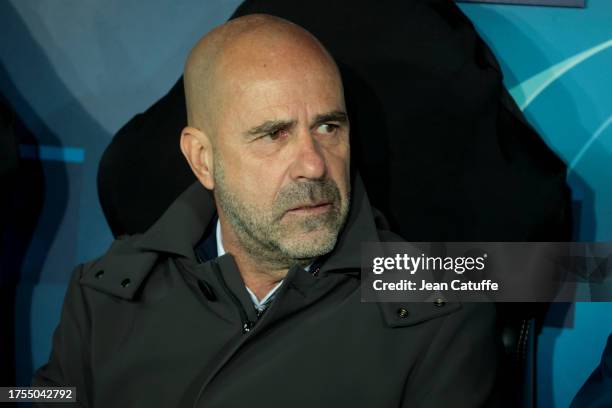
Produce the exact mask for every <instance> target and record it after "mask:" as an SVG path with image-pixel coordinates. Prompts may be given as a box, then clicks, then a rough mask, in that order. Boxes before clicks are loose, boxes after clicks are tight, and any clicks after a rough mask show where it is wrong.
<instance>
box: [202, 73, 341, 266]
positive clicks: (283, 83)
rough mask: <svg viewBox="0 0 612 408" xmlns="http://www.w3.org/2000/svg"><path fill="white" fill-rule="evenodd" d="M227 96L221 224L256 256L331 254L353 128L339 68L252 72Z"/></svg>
mask: <svg viewBox="0 0 612 408" xmlns="http://www.w3.org/2000/svg"><path fill="white" fill-rule="evenodd" d="M319 65H320V64H319ZM279 71H280V72H279ZM223 91H224V95H225V97H224V98H222V100H221V101H220V103H219V106H218V108H217V109H218V112H217V118H218V119H219V120H218V121H217V132H216V134H215V137H214V148H213V157H214V161H213V163H214V166H213V175H214V194H215V198H216V201H217V205H218V208H219V217H220V219H221V222H222V224H223V223H225V224H226V225H227V226H228V227H229V228H231V231H232V232H233V234H234V236H235V237H236V238H237V240H238V241H239V242H240V244H241V246H242V247H243V249H244V250H245V251H247V252H248V253H249V254H250V255H251V256H254V257H256V258H260V259H264V260H267V261H273V262H276V263H282V264H292V263H296V262H297V263H301V264H307V263H309V262H310V261H311V260H312V259H313V258H316V257H317V256H320V255H323V254H326V253H328V252H329V251H331V250H332V249H333V247H334V245H335V243H336V239H337V236H338V233H339V231H340V229H341V228H342V226H343V224H344V222H345V220H346V217H347V214H348V210H349V153H350V152H349V123H348V119H347V116H346V109H345V105H344V98H343V91H342V85H341V82H340V79H339V78H338V76H337V74H336V71H335V70H333V69H330V68H329V67H327V68H324V67H321V66H317V64H314V66H308V65H307V64H304V65H302V66H301V67H300V66H299V64H298V65H297V66H296V67H295V68H294V69H289V70H274V69H265V68H263V67H258V69H254V70H251V71H247V72H246V73H245V72H242V76H241V80H236V81H228V83H227V86H226V88H225V89H223Z"/></svg>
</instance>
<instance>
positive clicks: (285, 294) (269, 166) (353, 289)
mask: <svg viewBox="0 0 612 408" xmlns="http://www.w3.org/2000/svg"><path fill="white" fill-rule="evenodd" d="M185 93H186V100H187V106H188V122H189V123H188V126H187V127H186V128H185V129H184V130H183V132H182V135H181V150H182V152H183V153H184V155H185V157H186V159H187V161H188V162H189V165H190V166H191V168H192V170H193V172H194V173H195V175H196V177H197V179H198V182H196V183H195V184H194V185H192V186H191V187H190V188H189V189H188V190H187V191H185V193H183V194H182V195H181V196H180V197H179V198H178V199H177V200H176V201H175V202H174V203H173V205H172V206H171V207H170V208H169V209H168V210H167V211H166V213H165V214H164V215H163V216H162V217H161V218H160V219H159V220H158V222H157V223H156V224H155V225H154V226H153V227H151V228H150V229H149V230H148V231H147V232H146V233H145V234H142V235H137V236H131V237H127V238H124V239H120V240H118V241H116V242H115V243H114V244H113V246H112V247H111V249H110V250H109V251H108V253H107V254H106V255H104V256H103V257H102V258H100V259H98V260H96V261H94V262H91V263H88V264H85V265H83V266H81V267H79V268H78V269H77V271H76V273H75V275H74V277H73V280H72V282H71V283H70V287H69V289H68V294H67V295H66V300H65V303H64V309H63V312H62V319H61V322H60V325H59V327H58V329H57V330H56V332H55V335H54V344H53V351H52V353H51V358H50V361H49V363H48V364H47V365H45V366H43V367H42V368H41V369H40V370H39V371H38V372H37V373H36V375H35V379H34V384H35V385H72V386H76V387H77V397H78V399H79V401H80V403H81V404H82V405H84V406H102V407H111V406H121V407H127V406H135V407H136V406H138V407H140V406H159V407H170V406H189V407H194V406H195V407H243V406H252V407H281V406H282V407H284V406H291V407H398V406H401V407H408V406H410V407H412V406H419V407H439V406H454V407H458V406H465V407H475V406H484V405H487V404H489V403H491V401H492V396H493V385H494V381H495V378H496V370H497V365H498V360H497V343H496V341H495V333H494V318H495V316H494V308H493V306H491V305H478V306H476V305H470V304H451V303H448V304H442V303H437V304H429V303H419V304H383V303H381V304H376V303H362V302H361V301H360V290H359V283H360V282H359V275H360V273H359V271H360V270H359V268H360V250H361V243H362V242H371V241H380V240H399V238H398V237H396V236H394V235H392V234H391V233H389V232H386V231H384V225H385V224H384V220H383V219H382V218H381V217H380V216H377V215H376V212H375V210H374V209H372V208H371V207H370V205H369V202H368V199H367V196H366V194H365V191H364V190H363V186H362V184H361V182H360V181H359V178H358V177H356V176H355V177H351V174H350V173H351V172H350V170H349V169H350V148H349V121H348V117H347V112H346V107H345V104H344V96H343V88H342V82H341V79H340V75H339V73H338V69H337V67H336V65H335V63H334V61H333V59H332V58H331V57H330V55H329V54H328V53H327V51H325V49H324V48H323V46H322V45H321V44H320V43H319V42H318V41H317V40H316V39H315V38H314V37H312V36H311V35H310V34H309V33H308V32H306V31H305V30H303V29H302V28H300V27H298V26H296V25H293V24H291V23H289V22H287V21H284V20H281V19H278V18H274V17H271V16H266V15H251V16H245V17H242V18H239V19H235V20H232V21H231V22H229V23H227V24H225V25H223V26H221V27H219V28H217V29H215V30H213V31H212V32H211V33H209V34H208V35H207V36H205V37H204V38H203V39H202V40H201V41H200V42H199V43H198V44H197V45H196V46H195V48H194V49H193V50H192V52H191V54H190V56H189V59H188V61H187V64H186V68H185ZM351 180H353V181H352V182H351ZM208 191H212V195H213V196H214V201H213V200H212V197H211V195H210V194H209V192H208ZM349 197H350V198H349Z"/></svg>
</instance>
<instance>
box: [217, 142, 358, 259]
mask: <svg viewBox="0 0 612 408" xmlns="http://www.w3.org/2000/svg"><path fill="white" fill-rule="evenodd" d="M214 179H215V197H216V199H217V203H218V205H219V207H220V208H221V210H222V211H223V213H224V215H225V216H226V218H227V220H228V222H229V224H230V225H231V228H232V229H233V232H234V234H235V235H236V237H237V239H238V241H239V243H240V245H241V246H242V249H243V250H244V251H245V252H246V253H248V254H249V256H251V257H253V258H254V259H256V260H258V261H259V262H261V263H263V264H265V265H267V266H269V267H284V268H290V267H291V266H293V265H295V264H298V265H300V266H302V267H304V266H306V265H309V264H311V263H312V262H313V261H314V259H316V258H317V257H319V256H322V255H325V254H327V253H329V252H331V251H332V250H333V249H334V247H335V245H336V241H337V239H338V235H339V233H340V230H341V229H342V227H343V226H344V223H345V222H346V219H347V216H348V211H349V206H350V194H347V197H346V199H345V200H342V199H341V196H340V191H339V189H338V186H337V185H336V183H335V182H334V181H333V180H331V179H323V180H314V181H305V182H297V183H293V184H290V185H288V186H285V187H283V189H282V190H281V191H280V192H279V194H278V196H277V200H276V201H275V202H274V205H273V208H272V209H271V210H266V209H258V208H255V207H253V206H249V205H248V204H246V203H245V202H243V200H240V198H239V197H238V196H237V195H236V194H235V193H234V192H232V191H231V189H229V188H228V186H227V184H226V183H225V176H224V170H223V163H222V161H221V160H220V159H219V157H217V155H216V154H215V155H214ZM320 200H325V201H329V202H331V204H332V209H331V210H330V211H328V212H326V213H323V214H320V215H315V216H311V217H308V218H305V219H303V220H301V221H296V222H293V223H292V225H291V226H287V225H284V224H282V220H283V218H284V217H286V216H289V215H287V214H286V210H287V209H289V208H292V206H295V205H299V204H305V203H312V202H317V201H320ZM292 226H293V228H292ZM318 228H324V230H325V231H324V234H323V237H322V238H321V239H320V240H317V241H316V242H314V241H313V240H304V239H300V238H299V237H291V234H292V232H293V233H294V234H296V233H299V232H311V231H314V230H316V229H318ZM287 235H289V236H287Z"/></svg>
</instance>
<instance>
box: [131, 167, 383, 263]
mask: <svg viewBox="0 0 612 408" xmlns="http://www.w3.org/2000/svg"><path fill="white" fill-rule="evenodd" d="M351 184H352V193H351V209H350V211H349V216H348V219H347V222H346V224H345V226H344V228H343V229H342V231H341V232H340V236H339V237H338V242H337V244H336V247H335V248H334V250H333V251H332V252H331V253H330V254H329V255H328V256H326V259H327V260H326V262H325V264H324V266H323V267H322V270H327V271H331V270H336V269H347V268H350V269H354V268H359V267H360V262H361V255H360V254H361V244H362V243H363V242H373V241H378V240H379V239H378V234H377V231H376V224H375V222H374V215H373V211H372V207H371V206H370V203H369V200H368V197H367V194H366V192H365V188H364V185H363V182H362V181H361V178H360V177H359V175H355V176H354V177H353V180H352V183H351ZM215 214H216V208H215V203H214V199H213V196H212V194H211V192H210V191H208V190H207V189H206V188H204V186H202V184H200V182H199V181H196V182H194V183H193V184H192V185H191V186H190V187H189V188H188V189H187V190H185V191H184V192H183V193H182V194H181V195H180V196H179V197H178V198H177V199H176V200H175V201H174V203H173V204H172V205H171V206H170V207H169V208H168V209H167V210H166V212H165V213H164V214H163V215H162V217H161V218H160V219H159V220H158V221H157V222H156V223H155V224H153V226H152V227H151V228H149V229H148V230H147V232H146V233H145V234H143V235H142V236H140V237H139V238H138V239H137V240H136V242H134V246H135V247H137V248H139V249H141V250H144V251H154V252H162V253H168V254H174V255H178V256H181V257H185V258H189V259H191V260H194V261H195V259H196V258H195V253H194V248H195V246H196V245H197V243H198V242H199V241H200V239H201V238H202V236H203V234H204V231H205V230H206V228H207V227H208V225H209V223H210V222H212V221H213V220H214V219H215Z"/></svg>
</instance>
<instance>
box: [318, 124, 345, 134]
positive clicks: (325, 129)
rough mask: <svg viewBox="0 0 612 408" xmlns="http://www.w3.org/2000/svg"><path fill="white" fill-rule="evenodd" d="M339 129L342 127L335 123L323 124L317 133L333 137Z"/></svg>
mask: <svg viewBox="0 0 612 408" xmlns="http://www.w3.org/2000/svg"><path fill="white" fill-rule="evenodd" d="M339 127H340V126H338V125H336V124H334V123H323V124H322V125H319V127H317V133H320V134H322V135H332V134H334V133H336V131H337V130H338V128H339Z"/></svg>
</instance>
